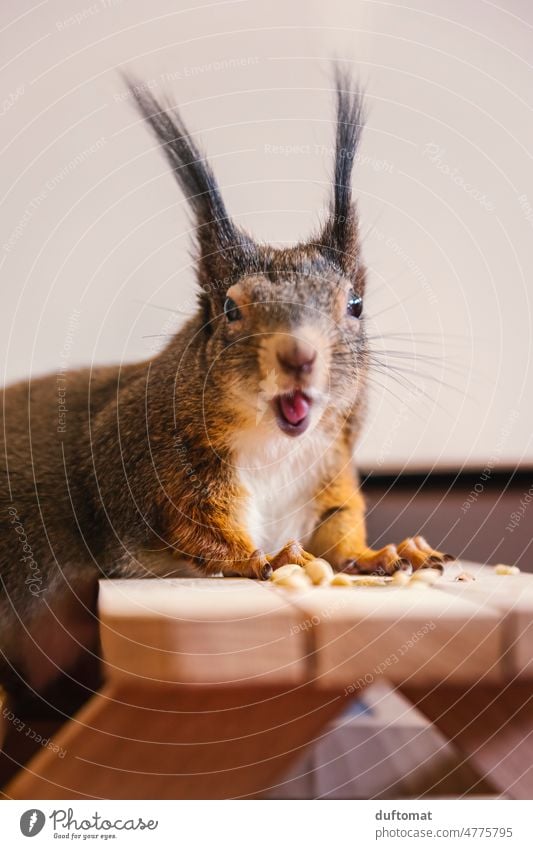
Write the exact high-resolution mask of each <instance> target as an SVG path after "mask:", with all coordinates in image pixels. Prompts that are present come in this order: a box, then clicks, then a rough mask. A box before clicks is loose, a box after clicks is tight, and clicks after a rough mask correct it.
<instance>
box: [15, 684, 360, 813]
mask: <svg viewBox="0 0 533 849" xmlns="http://www.w3.org/2000/svg"><path fill="white" fill-rule="evenodd" d="M344 704H345V699H343V698H342V697H339V696H338V695H337V694H335V693H326V692H325V691H320V692H318V691H316V690H315V689H313V688H311V687H308V686H305V687H302V686H300V687H296V688H292V689H289V690H286V691H284V690H277V689H274V688H264V687H254V688H247V689H243V688H240V687H231V688H226V689H222V688H214V689H213V688H205V687H200V688H199V687H172V688H170V687H163V688H162V687H151V688H150V689H145V690H136V689H130V688H127V687H123V686H120V685H118V684H117V685H110V686H108V687H106V688H104V690H103V692H101V693H99V694H98V695H96V696H95V697H94V698H93V699H92V700H91V701H90V702H89V703H88V705H87V706H86V707H85V708H84V709H83V710H82V711H80V713H79V714H78V715H77V716H76V717H74V718H73V719H72V720H71V721H70V722H69V723H68V725H67V726H65V728H64V729H63V730H62V731H60V732H59V734H58V735H56V737H55V738H54V739H55V742H56V743H57V744H58V745H59V746H60V747H61V749H62V751H64V752H66V754H65V756H64V757H62V758H61V759H60V758H58V757H57V756H56V755H54V754H53V753H52V752H50V751H49V750H46V751H43V752H41V753H40V754H39V755H37V757H35V758H34V759H33V760H32V761H31V762H30V764H28V766H27V768H26V770H24V771H21V772H20V773H19V774H18V775H17V777H16V778H15V779H13V780H12V781H11V782H10V784H9V785H8V786H7V787H6V788H5V789H4V796H5V797H7V798H10V799H58V798H60V799H81V798H105V799H229V798H240V797H249V796H257V795H263V794H265V793H268V792H269V791H271V790H273V789H274V788H275V786H276V783H277V780H278V779H279V777H280V776H281V775H282V774H283V773H284V772H285V771H286V770H287V769H288V767H289V765H290V763H291V762H292V761H293V760H294V759H295V758H298V757H299V756H300V755H301V754H302V753H303V751H304V749H305V747H306V746H307V745H308V744H309V742H310V741H311V740H313V739H314V738H316V736H317V735H319V733H320V730H321V728H323V727H324V726H326V725H327V723H328V721H329V720H330V719H331V718H332V717H333V716H335V714H337V713H338V712H339V711H341V710H342V709H343V707H344Z"/></svg>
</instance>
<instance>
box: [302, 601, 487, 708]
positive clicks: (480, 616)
mask: <svg viewBox="0 0 533 849" xmlns="http://www.w3.org/2000/svg"><path fill="white" fill-rule="evenodd" d="M295 595H296V594H295ZM294 603H295V604H296V605H297V606H298V607H299V609H300V610H301V617H300V627H301V628H303V629H306V630H307V631H308V632H310V634H311V635H312V639H313V643H314V656H315V663H314V680H315V681H316V684H317V686H324V687H332V686H337V687H340V686H343V687H346V688H347V689H348V692H352V693H356V692H357V690H358V689H361V687H364V686H367V685H368V684H370V683H372V682H373V681H375V680H376V679H377V678H379V677H380V676H384V677H385V678H387V679H388V680H390V681H392V682H394V683H402V682H411V683H416V682H418V683H421V682H428V683H429V682H445V683H454V682H458V681H463V682H464V681H467V682H471V681H478V680H480V679H481V678H486V679H487V680H491V681H494V682H496V681H499V680H502V668H501V660H500V659H501V644H502V638H501V633H500V632H501V616H500V615H499V614H498V613H497V612H496V611H495V610H493V609H491V608H487V607H486V606H483V605H480V604H479V603H477V602H476V601H475V600H471V599H469V600H466V599H464V598H455V597H453V596H449V595H447V594H446V593H444V592H441V591H440V590H438V589H437V588H436V587H431V588H424V589H411V588H395V587H379V588H364V589H357V590H354V589H352V588H347V589H344V588H342V589H340V588H335V589H334V588H330V587H327V588H324V589H322V588H313V589H310V590H309V591H305V592H302V593H298V596H297V597H295V598H294Z"/></svg>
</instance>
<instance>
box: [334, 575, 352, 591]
mask: <svg viewBox="0 0 533 849" xmlns="http://www.w3.org/2000/svg"><path fill="white" fill-rule="evenodd" d="M353 583H354V582H353V581H352V579H351V578H350V576H349V575H347V574H346V572H337V574H336V575H335V577H334V578H333V580H332V581H331V583H330V586H332V587H351V586H353Z"/></svg>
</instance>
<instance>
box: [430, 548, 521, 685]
mask: <svg viewBox="0 0 533 849" xmlns="http://www.w3.org/2000/svg"><path fill="white" fill-rule="evenodd" d="M459 571H460V569H458V568H457V567H453V568H452V569H450V571H449V573H448V575H449V580H447V581H442V582H439V583H438V584H437V587H438V589H439V590H441V591H444V592H446V593H448V594H451V595H453V596H454V597H456V598H461V599H464V600H466V601H469V602H472V603H475V604H478V605H479V606H480V608H482V609H485V610H494V611H496V612H497V613H498V615H499V616H500V617H501V619H502V657H503V663H504V668H505V674H506V677H507V678H508V679H514V678H516V677H520V678H532V677H533V575H530V574H527V573H525V572H522V573H520V574H518V575H498V574H496V573H495V571H494V569H493V568H491V567H487V566H479V565H476V564H468V566H466V571H468V572H470V573H471V574H473V575H474V576H475V577H476V580H475V581H473V582H468V583H462V582H457V581H454V580H453V578H454V577H455V576H456V574H457V573H458V572H459Z"/></svg>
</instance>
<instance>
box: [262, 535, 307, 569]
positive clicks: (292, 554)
mask: <svg viewBox="0 0 533 849" xmlns="http://www.w3.org/2000/svg"><path fill="white" fill-rule="evenodd" d="M314 559H315V557H314V555H312V554H309V553H308V552H307V551H304V549H303V548H302V546H301V545H300V543H299V542H296V540H293V539H291V540H289V542H287V543H286V544H285V545H284V546H283V548H280V550H279V551H278V552H277V553H276V554H271V555H270V556H269V558H268V560H269V561H270V565H271V566H272V569H274V570H275V569H279V567H280V566H285V565H286V564H287V563H297V564H298V566H305V564H306V563H308V562H309V561H310V560H314Z"/></svg>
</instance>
